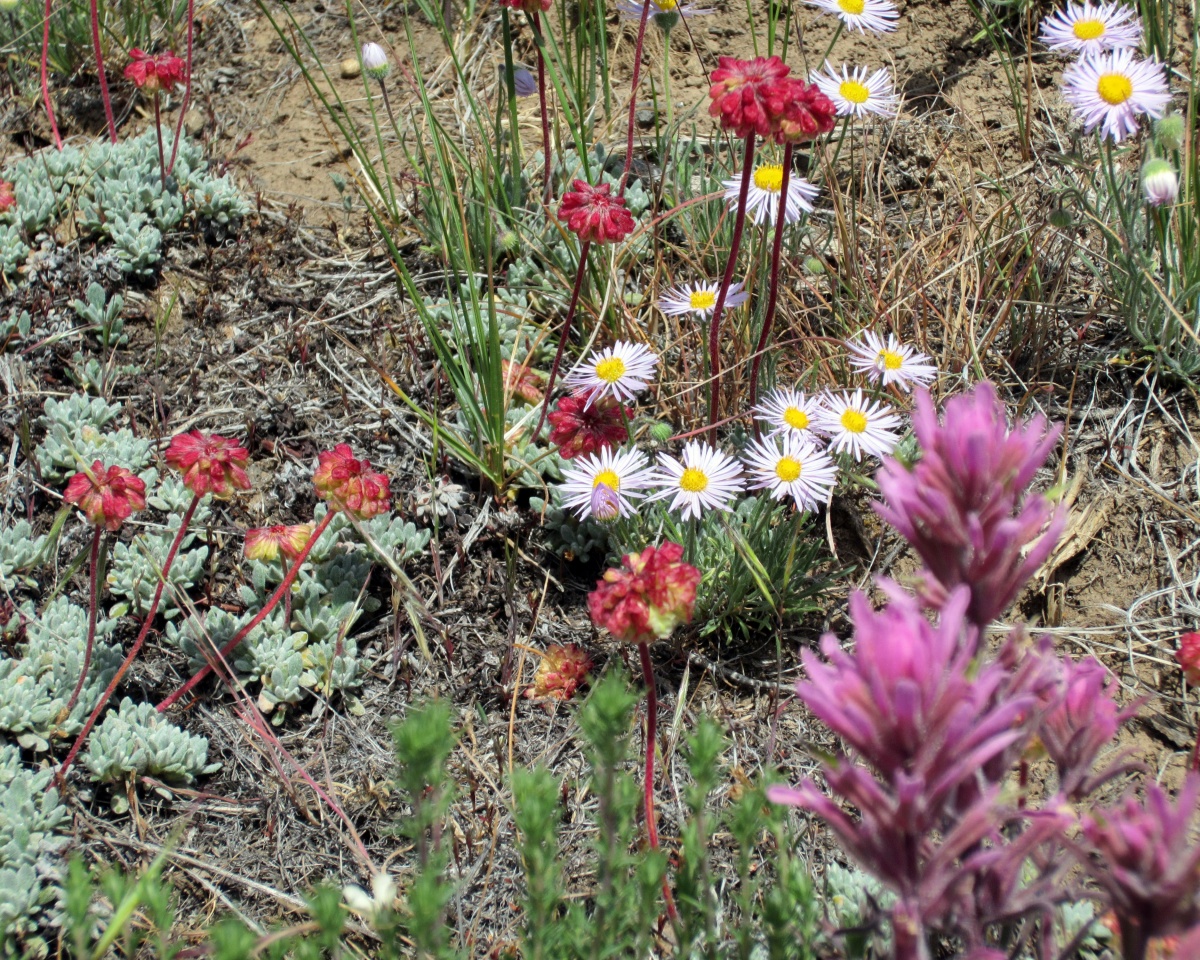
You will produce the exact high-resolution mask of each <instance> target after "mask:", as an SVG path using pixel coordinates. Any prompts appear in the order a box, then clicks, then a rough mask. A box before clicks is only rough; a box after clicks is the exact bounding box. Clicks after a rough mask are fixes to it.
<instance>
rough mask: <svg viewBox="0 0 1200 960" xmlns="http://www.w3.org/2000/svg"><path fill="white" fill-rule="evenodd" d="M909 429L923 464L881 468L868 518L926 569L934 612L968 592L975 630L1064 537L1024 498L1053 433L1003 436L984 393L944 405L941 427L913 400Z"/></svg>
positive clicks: (1040, 422)
mask: <svg viewBox="0 0 1200 960" xmlns="http://www.w3.org/2000/svg"><path fill="white" fill-rule="evenodd" d="M913 428H914V430H915V432H916V435H917V439H918V441H919V442H920V445H921V451H922V458H921V460H920V461H919V462H918V463H917V464H916V466H914V467H913V468H912V470H908V469H906V468H905V467H904V466H903V465H902V464H901V463H899V462H898V461H897V460H895V459H893V458H890V457H889V458H887V459H885V461H884V464H883V467H882V469H881V470H880V471H879V473H878V474H877V479H878V481H879V487H880V489H881V491H882V492H883V496H884V499H885V501H886V502H885V503H883V504H876V507H875V509H876V511H877V512H878V513H879V515H880V516H881V517H882V518H883V519H884V520H886V521H887V522H888V523H890V524H891V525H892V526H893V527H895V528H896V530H898V531H899V532H900V534H901V536H903V537H904V539H906V540H907V541H908V542H909V543H910V544H911V545H912V547H913V549H914V550H915V551H916V552H917V554H918V555H919V556H920V558H921V560H922V561H923V562H924V564H925V571H924V573H925V581H924V584H923V587H922V599H924V600H925V602H926V603H927V604H929V605H931V606H935V607H936V606H941V605H942V604H943V603H944V602H945V600H946V597H947V595H948V594H949V593H950V591H951V590H953V589H954V588H955V587H957V586H959V585H960V584H966V585H967V586H968V587H969V588H970V591H971V599H970V603H969V604H968V606H967V618H968V619H969V620H970V622H971V623H973V624H975V625H976V626H978V627H981V628H982V627H983V626H985V625H986V624H987V623H989V622H991V621H992V620H994V619H995V618H996V617H997V616H999V615H1000V614H1001V613H1003V612H1004V610H1005V609H1006V608H1007V607H1008V606H1009V605H1010V604H1011V603H1012V602H1013V600H1014V599H1015V598H1016V596H1017V592H1018V591H1019V590H1020V588H1021V586H1022V585H1023V584H1024V583H1025V581H1026V580H1028V579H1029V577H1030V576H1031V575H1032V574H1033V572H1034V571H1035V570H1037V568H1038V567H1039V566H1041V564H1042V562H1043V561H1044V560H1045V559H1046V557H1048V556H1049V555H1050V551H1051V550H1052V549H1053V548H1054V544H1055V543H1056V542H1057V541H1058V537H1059V534H1060V533H1061V532H1062V528H1063V524H1064V522H1065V516H1064V515H1063V513H1062V511H1056V510H1055V509H1054V508H1053V507H1052V506H1051V505H1050V503H1049V502H1048V501H1047V500H1046V499H1045V498H1044V497H1042V496H1040V495H1031V496H1026V488H1027V487H1028V486H1029V483H1030V482H1031V481H1032V480H1033V476H1034V474H1035V473H1036V472H1037V470H1038V468H1039V467H1041V466H1042V464H1043V463H1044V462H1045V460H1046V457H1047V456H1048V455H1049V453H1050V450H1051V449H1052V448H1053V446H1054V442H1055V440H1056V439H1057V438H1058V435H1059V428H1058V427H1057V426H1055V427H1050V428H1047V425H1046V421H1045V418H1043V417H1035V418H1034V419H1033V420H1031V421H1029V422H1028V423H1027V424H1025V425H1024V426H1018V427H1014V428H1012V429H1011V430H1010V429H1009V427H1008V425H1007V423H1006V421H1005V414H1004V405H1003V404H1002V403H1001V402H1000V401H999V399H998V398H997V397H996V391H995V389H994V388H993V387H992V386H991V384H987V383H982V384H980V385H979V386H977V387H976V388H975V389H974V390H973V391H972V392H971V393H969V394H966V395H965V396H961V397H955V398H953V399H951V400H949V401H948V402H947V403H946V405H945V416H944V420H943V422H942V423H939V422H938V417H937V413H936V411H935V410H934V407H933V402H932V401H931V400H930V398H929V394H928V393H927V392H925V391H923V390H921V391H918V392H917V396H916V411H915V413H914V414H913ZM1047 524H1049V526H1048V527H1047ZM1043 531H1044V532H1043ZM1034 541H1036V542H1034ZM1030 544H1032V546H1029V545H1030ZM1027 546H1028V547H1029V549H1028V552H1027V553H1026V554H1025V555H1024V556H1023V555H1022V550H1024V549H1025V548H1026V547H1027Z"/></svg>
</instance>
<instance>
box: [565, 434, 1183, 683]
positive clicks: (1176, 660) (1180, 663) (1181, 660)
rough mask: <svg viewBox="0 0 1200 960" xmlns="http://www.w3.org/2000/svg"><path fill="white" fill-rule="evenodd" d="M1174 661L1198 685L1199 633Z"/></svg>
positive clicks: (1180, 647) (1180, 643) (1181, 638)
mask: <svg viewBox="0 0 1200 960" xmlns="http://www.w3.org/2000/svg"><path fill="white" fill-rule="evenodd" d="M551 416H553V414H551ZM1175 662H1176V663H1178V664H1179V665H1180V666H1181V667H1183V678H1184V679H1185V680H1186V681H1187V682H1188V683H1189V684H1190V685H1191V686H1193V687H1200V633H1185V634H1184V635H1183V636H1182V637H1180V638H1179V649H1178V650H1176V651H1175Z"/></svg>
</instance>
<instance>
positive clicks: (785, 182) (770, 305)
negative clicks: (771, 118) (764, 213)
mask: <svg viewBox="0 0 1200 960" xmlns="http://www.w3.org/2000/svg"><path fill="white" fill-rule="evenodd" d="M791 178H792V145H791V144H790V143H788V144H786V145H785V146H784V148H783V179H782V180H781V181H780V183H779V211H778V215H777V216H776V217H775V242H774V243H773V244H772V245H771V282H770V284H769V285H768V288H767V290H768V292H767V312H766V314H765V316H764V317H763V325H762V332H761V333H760V334H759V335H758V346H756V347H755V348H754V359H753V360H752V361H751V362H750V409H751V410H753V409H754V407H755V405H756V404H757V403H758V368H759V366H761V365H762V358H763V352H764V351H765V350H766V349H767V344H768V343H769V342H770V340H771V326H772V324H774V322H775V307H776V305H777V304H778V303H779V255H780V253H781V252H782V251H783V231H784V230H785V229H786V228H787V199H788V186H789V182H790V180H791ZM758 433H759V426H758V421H757V420H755V421H754V436H755V437H757V436H758Z"/></svg>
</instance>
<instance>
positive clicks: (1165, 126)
mask: <svg viewBox="0 0 1200 960" xmlns="http://www.w3.org/2000/svg"><path fill="white" fill-rule="evenodd" d="M1186 132H1187V131H1186V128H1185V127H1184V124H1183V117H1182V116H1180V115H1179V114H1178V113H1168V114H1167V115H1166V116H1164V117H1159V118H1158V119H1157V120H1156V121H1155V122H1154V142H1155V143H1157V144H1158V145H1159V147H1161V148H1162V149H1163V150H1179V149H1181V148H1182V147H1183V138H1184V134H1185V133H1186Z"/></svg>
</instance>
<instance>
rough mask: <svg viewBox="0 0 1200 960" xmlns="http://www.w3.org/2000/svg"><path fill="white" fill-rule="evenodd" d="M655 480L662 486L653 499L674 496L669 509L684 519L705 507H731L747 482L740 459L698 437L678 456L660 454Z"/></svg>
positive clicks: (715, 508) (723, 508) (711, 508)
mask: <svg viewBox="0 0 1200 960" xmlns="http://www.w3.org/2000/svg"><path fill="white" fill-rule="evenodd" d="M652 482H653V484H654V486H656V487H658V488H659V489H658V492H657V493H655V494H653V495H652V496H651V497H650V499H651V500H663V499H665V498H666V497H672V498H673V499H672V500H671V503H670V504H669V509H671V510H678V511H679V512H680V514H681V515H682V517H683V518H684V519H685V520H686V519H687V518H688V517H697V518H698V517H699V516H700V514H701V513H703V512H704V511H705V510H728V509H730V507H731V505H732V503H733V501H734V499H736V497H737V495H738V494H739V493H741V491H742V489H743V486H744V484H743V481H742V468H741V466H740V465H739V464H738V462H737V461H736V460H734V459H733V458H732V457H729V456H726V455H725V454H723V453H722V452H721V451H720V450H717V449H716V448H715V447H713V446H710V445H709V444H707V443H703V442H701V441H699V440H690V441H688V443H687V444H685V445H684V448H683V455H682V456H681V457H680V459H678V460H676V459H675V458H674V457H672V456H670V455H668V454H665V453H664V454H660V455H659V458H658V472H657V473H656V474H655V475H654V477H653V480H652Z"/></svg>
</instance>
